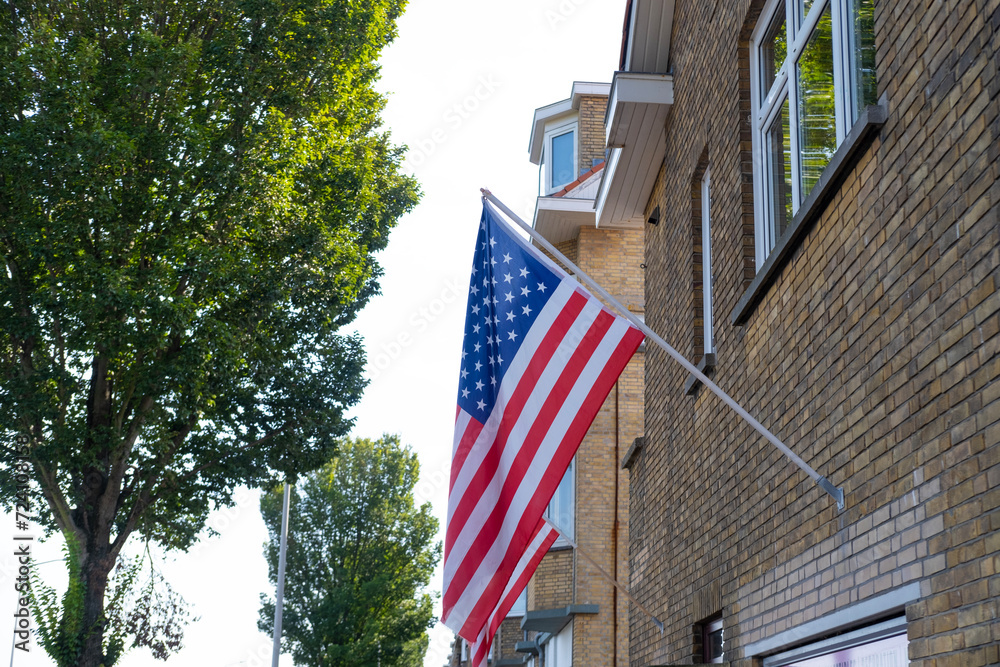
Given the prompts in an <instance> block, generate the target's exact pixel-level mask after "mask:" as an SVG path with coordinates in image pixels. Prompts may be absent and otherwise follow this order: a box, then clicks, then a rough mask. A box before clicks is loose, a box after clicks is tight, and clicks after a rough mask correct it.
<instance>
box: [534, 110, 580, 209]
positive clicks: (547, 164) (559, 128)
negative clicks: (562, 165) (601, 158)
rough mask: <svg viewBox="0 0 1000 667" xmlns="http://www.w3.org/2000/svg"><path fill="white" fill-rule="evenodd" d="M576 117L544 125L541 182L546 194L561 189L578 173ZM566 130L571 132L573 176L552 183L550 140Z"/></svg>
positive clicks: (578, 141)
mask: <svg viewBox="0 0 1000 667" xmlns="http://www.w3.org/2000/svg"><path fill="white" fill-rule="evenodd" d="M579 125H580V124H579V121H578V119H577V118H575V117H574V118H571V119H568V120H562V121H558V122H557V123H553V124H552V125H546V126H545V135H544V144H543V148H542V166H543V170H542V171H543V176H542V178H543V181H544V182H543V183H542V191H543V192H544V193H545V194H546V195H550V194H552V193H553V192H558V191H560V190H562V189H563V188H564V187H565V186H566V185H568V184H570V183H572V182H573V181H575V180H576V179H577V177H578V175H579V173H580V128H579ZM567 132H572V133H573V171H572V175H573V177H572V178H570V179H569V180H568V181H566V182H565V183H560V184H559V185H554V184H553V183H552V158H553V154H552V140H553V139H555V138H556V137H560V136H562V135H564V134H566V133H567Z"/></svg>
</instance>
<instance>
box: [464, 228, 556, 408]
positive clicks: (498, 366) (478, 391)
mask: <svg viewBox="0 0 1000 667" xmlns="http://www.w3.org/2000/svg"><path fill="white" fill-rule="evenodd" d="M493 215H494V214H492V213H491V212H490V211H489V209H488V208H484V210H483V217H482V219H481V220H480V223H479V237H478V240H477V241H478V242H477V244H476V256H475V258H474V259H473V262H472V279H471V280H470V281H469V303H468V307H467V309H466V313H465V340H464V341H463V342H462V364H461V367H462V370H461V372H460V373H459V380H458V406H459V407H460V408H462V409H463V410H465V411H466V412H468V413H469V414H470V415H472V416H473V417H474V418H475V419H477V420H479V421H481V422H485V421H486V418H487V417H489V415H490V413H491V412H492V411H493V405H494V404H495V403H496V397H497V392H499V390H500V383H501V381H502V380H503V375H504V373H505V372H506V370H507V369H508V368H509V367H510V362H511V361H513V359H514V355H515V354H517V350H518V348H520V347H521V343H522V342H523V341H524V337H525V335H526V334H527V333H528V329H530V328H531V325H532V323H534V321H535V318H537V317H538V313H539V312H540V311H541V310H542V307H543V306H544V305H545V302H546V301H548V299H549V297H550V296H552V291H553V290H554V289H555V288H556V286H557V285H558V284H559V282H560V280H561V278H560V277H558V276H557V275H556V274H555V273H553V272H552V270H551V269H550V268H549V267H548V266H546V265H545V264H543V263H542V262H541V261H539V260H538V259H537V258H536V257H534V256H532V254H531V253H530V252H529V251H528V250H527V249H525V248H524V247H523V246H522V245H521V244H520V243H518V242H517V241H515V240H514V239H513V238H511V236H510V233H509V232H508V231H507V228H506V225H503V224H502V223H499V222H497V221H496V220H495V219H494V217H493Z"/></svg>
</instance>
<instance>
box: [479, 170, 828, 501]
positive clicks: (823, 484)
mask: <svg viewBox="0 0 1000 667" xmlns="http://www.w3.org/2000/svg"><path fill="white" fill-rule="evenodd" d="M479 191H480V192H482V193H483V199H484V200H485V201H489V202H491V203H492V204H494V205H495V206H496V207H497V208H499V209H500V210H501V211H503V212H504V214H505V215H506V216H507V217H508V218H510V219H511V220H512V221H513V222H514V223H515V224H517V226H518V227H520V228H521V229H523V230H524V231H525V232H527V233H528V235H529V236H530V237H531V238H533V239H534V240H535V241H537V242H538V244H539V245H541V246H542V247H543V248H545V249H546V250H548V251H549V252H550V253H552V256H553V257H556V258H557V259H558V260H559V261H560V262H562V263H563V266H565V267H567V268H568V269H569V270H570V271H572V272H573V273H574V274H575V275H576V277H577V279H579V280H580V282H582V283H584V284H585V285H587V287H589V288H590V289H591V290H593V291H594V293H596V294H597V295H598V296H600V297H601V298H603V299H604V300H605V302H606V303H607V304H609V305H610V306H611V307H612V308H614V309H615V310H616V311H618V313H619V314H620V315H621V316H622V317H624V318H625V319H627V320H628V321H629V322H631V323H632V324H633V325H634V326H635V327H636V328H637V329H639V330H640V331H642V332H643V333H644V334H646V337H647V338H649V339H650V340H651V341H653V342H654V343H656V344H657V345H658V346H659V347H660V348H661V349H662V350H663V351H664V352H666V353H667V354H668V355H670V357H671V358H672V359H673V360H674V361H676V362H677V363H678V364H680V365H681V366H682V367H683V368H684V370H686V371H687V372H688V373H690V374H691V375H693V376H695V377H696V378H697V379H698V380H700V381H701V383H702V385H703V386H705V387H706V388H708V390H709V391H711V392H712V393H713V394H715V395H716V396H718V397H719V398H720V399H722V402H723V403H725V404H726V405H728V406H729V407H730V408H732V409H733V411H734V412H735V413H736V414H738V415H739V416H740V417H742V418H743V420H744V421H746V422H747V423H748V424H750V426H752V427H753V428H754V430H755V431H757V432H758V433H760V434H761V435H762V436H764V437H765V438H766V439H767V441H768V442H770V443H771V444H772V445H774V446H775V447H777V448H778V449H779V450H780V451H781V452H782V453H783V454H784V455H785V456H787V457H788V458H789V459H791V461H792V463H794V464H795V465H797V466H798V467H799V468H800V469H801V470H802V471H803V472H804V473H806V474H807V475H809V476H810V477H812V479H813V481H814V482H816V484H817V485H819V487H820V488H821V489H823V490H824V491H826V492H827V493H828V494H830V496H831V497H832V498H833V499H834V501H836V503H837V509H838V510H839V511H843V510H844V491H843V489H841V488H838V487H835V486H834V485H833V484H832V483H830V481H829V480H828V479H827V478H826V477H823V476H822V475H820V474H819V473H818V472H816V471H815V470H813V468H812V466H810V465H809V464H808V463H806V462H805V461H803V460H802V457H800V456H799V455H798V454H796V453H795V452H793V451H792V450H791V449H789V448H788V446H787V445H785V443H783V442H782V441H781V440H779V439H778V437H777V436H775V435H774V434H773V433H771V432H770V431H769V430H767V429H766V428H765V427H764V425H763V424H761V423H760V422H759V421H757V420H756V419H755V418H754V417H753V416H752V415H751V414H750V413H749V412H747V411H746V410H744V409H743V406H741V405H740V404H739V403H737V402H736V401H735V400H734V399H733V398H732V397H731V396H730V395H729V394H727V393H726V392H724V391H723V390H722V389H721V388H720V387H719V386H718V385H717V384H715V383H714V382H712V381H711V380H709V379H708V377H707V376H706V375H705V374H704V373H702V372H701V371H700V370H698V368H697V367H696V366H695V365H694V364H692V363H691V362H690V361H688V360H687V359H685V358H684V357H683V356H682V355H681V354H680V353H679V352H678V351H677V350H675V349H674V348H673V347H671V345H670V344H669V343H667V341H665V340H663V338H661V337H660V336H659V334H657V333H656V332H655V331H653V330H652V329H650V328H649V327H648V326H646V323H645V322H644V321H642V320H640V319H639V318H638V317H636V316H635V314H634V313H633V312H632V311H630V310H629V309H628V308H626V307H625V306H623V305H622V304H621V302H620V301H618V299H616V298H614V297H613V296H611V295H610V294H609V293H608V291H607V290H605V289H604V288H603V287H601V286H600V285H598V284H597V283H596V282H595V281H594V280H593V279H592V278H591V277H590V276H588V275H587V274H586V273H584V272H583V271H581V270H580V269H579V267H577V265H576V264H574V263H573V262H571V261H570V260H569V259H567V258H566V256H565V255H563V254H562V253H561V252H559V251H558V250H557V249H556V247H555V246H554V245H552V244H551V243H549V242H548V240H546V239H545V237H543V236H542V235H541V234H539V233H538V232H537V231H535V230H534V229H532V227H531V225H529V224H528V223H526V222H525V221H524V220H521V218H520V217H518V215H517V214H516V213H514V212H513V211H511V210H510V209H509V208H507V206H505V205H504V203H503V202H501V201H500V200H499V199H497V198H496V196H494V195H493V193H492V192H490V191H489V190H488V189H486V188H480V190H479Z"/></svg>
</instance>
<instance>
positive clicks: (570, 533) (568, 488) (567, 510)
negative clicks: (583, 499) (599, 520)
mask: <svg viewBox="0 0 1000 667" xmlns="http://www.w3.org/2000/svg"><path fill="white" fill-rule="evenodd" d="M575 468H576V458H575V457H574V458H573V460H572V461H570V464H569V468H567V469H566V474H565V475H563V478H562V481H561V482H559V488H557V489H556V492H555V495H553V496H552V500H550V501H549V506H548V507H547V508H546V509H545V518H546V519H548V520H549V521H551V522H552V523H553V524H554V525H555V526H556V528H558V529H559V530H560V531H561V532H562V533H563V534H565V535H566V536H567V537H569V538H570V539H575V538H574V534H575V530H574V523H575V518H576V516H575V512H574V505H573V502H574V498H573V496H574V489H573V487H574V481H575V478H574V470H575ZM563 544H566V541H565V540H564V539H563V538H562V536H560V537H559V538H558V539H557V540H556V545H557V546H558V545H563Z"/></svg>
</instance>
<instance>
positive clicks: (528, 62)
mask: <svg viewBox="0 0 1000 667" xmlns="http://www.w3.org/2000/svg"><path fill="white" fill-rule="evenodd" d="M624 11H625V1H624V0H507V1H506V2H482V1H481V0H465V1H464V2H459V1H458V0H413V1H412V2H411V3H410V5H409V7H408V8H407V11H406V13H405V14H404V15H403V17H402V18H401V19H400V21H399V24H398V25H399V36H398V37H397V39H396V41H395V42H394V43H393V44H392V45H391V46H390V47H389V48H388V49H387V50H386V51H384V52H383V55H382V58H381V62H382V80H381V84H380V86H379V87H380V89H381V90H382V91H383V92H385V93H386V94H387V95H388V106H387V108H386V110H385V111H384V113H383V115H382V118H383V121H384V125H385V127H386V128H387V129H389V130H390V131H391V133H392V137H393V140H394V142H395V143H397V144H405V145H407V146H408V148H409V151H408V154H407V159H406V163H405V165H404V170H405V171H406V172H408V173H412V174H414V175H415V176H416V177H417V180H418V181H419V182H420V185H421V189H422V191H423V197H422V199H421V202H420V204H419V205H418V206H417V207H416V208H415V209H414V210H413V211H412V212H411V213H409V214H408V215H406V216H405V217H404V218H402V219H401V220H400V222H399V225H398V227H397V228H396V229H395V230H394V231H393V232H392V234H391V236H390V241H389V246H388V248H387V249H386V250H384V251H383V252H381V253H380V254H379V256H378V259H379V262H380V263H381V264H382V266H383V267H384V270H385V274H384V276H383V278H382V280H381V287H382V293H381V294H380V295H379V296H377V297H375V298H373V299H372V300H371V302H370V303H369V304H368V305H367V306H366V307H365V309H364V310H363V311H362V313H361V314H360V315H359V316H358V318H357V319H356V320H355V322H354V323H352V324H351V325H349V326H348V327H347V330H348V331H358V332H359V333H361V335H362V336H363V337H364V339H365V341H366V347H367V351H368V367H367V371H366V372H367V375H368V378H369V379H370V384H369V386H368V388H367V390H366V391H365V395H364V398H363V399H362V401H361V402H360V403H359V404H358V405H357V406H356V407H355V408H354V409H353V410H352V411H351V414H352V416H353V417H355V419H356V423H355V428H354V430H353V433H352V435H355V436H359V437H369V438H377V437H379V436H381V435H382V434H383V433H397V434H399V435H400V436H401V438H402V440H403V442H404V443H406V444H408V445H410V446H411V447H412V448H413V450H414V451H415V452H416V453H417V455H418V457H419V459H420V465H421V479H420V482H419V483H418V485H417V488H416V490H415V493H416V496H417V500H418V502H421V503H422V502H430V503H431V504H432V507H433V510H434V514H435V516H437V517H438V519H439V521H440V524H441V539H443V535H444V519H445V513H446V505H447V480H448V471H449V466H450V456H451V442H452V428H453V425H454V419H455V400H456V395H457V383H458V371H459V364H458V362H459V353H460V349H461V337H462V332H463V326H464V322H463V313H464V305H465V301H466V289H467V287H468V284H469V267H470V264H471V261H472V253H473V244H474V240H475V235H476V230H477V224H478V221H479V214H480V211H481V207H482V204H481V200H480V192H479V189H480V188H482V187H486V188H489V189H490V190H491V191H492V192H493V194H494V195H496V197H498V198H499V199H500V200H501V201H503V202H504V203H505V204H507V206H508V207H510V208H511V209H512V210H514V211H515V212H516V213H518V214H519V215H520V216H521V217H522V218H524V219H526V220H528V221H530V220H531V216H532V212H533V210H534V201H535V196H536V195H537V194H538V168H537V167H536V166H535V165H533V164H531V163H530V162H529V160H528V138H529V135H530V132H531V120H532V114H533V113H534V110H535V109H536V108H538V107H541V106H545V105H548V104H551V103H553V102H558V101H560V100H563V99H566V98H568V97H569V95H570V90H571V86H572V83H573V81H597V82H610V81H611V76H612V74H613V72H614V71H615V69H617V64H618V55H619V52H620V49H621V34H622V31H621V28H622V21H623V18H624ZM236 500H237V503H236V505H235V506H234V507H230V508H225V509H221V510H219V511H216V512H214V513H213V514H212V515H211V516H210V518H209V521H208V524H209V526H210V527H211V528H212V529H213V530H214V531H215V532H217V533H218V535H216V536H213V537H205V538H203V539H202V540H201V541H200V542H199V543H198V544H196V545H195V546H194V547H193V548H192V549H191V550H190V551H189V552H187V553H182V554H168V555H164V554H162V553H155V554H153V557H154V559H155V562H156V564H157V566H158V567H159V569H160V570H161V571H162V572H163V573H164V575H165V576H166V578H167V580H168V581H170V583H171V585H172V586H173V587H174V589H175V590H177V591H178V592H179V593H180V594H181V595H182V596H183V597H184V599H185V600H186V601H187V602H188V603H190V605H191V607H190V611H191V615H192V616H193V617H195V618H196V620H194V621H192V622H191V623H190V624H189V625H188V627H187V630H186V633H185V638H184V648H183V649H182V650H181V651H180V652H179V653H178V654H176V655H175V656H173V657H172V658H170V660H168V661H167V662H166V663H163V662H161V661H158V660H155V659H154V658H153V657H152V655H151V654H150V653H149V652H148V651H146V650H144V649H143V650H138V649H137V650H135V651H132V652H130V653H128V654H126V655H125V656H124V657H123V658H122V659H121V661H120V662H119V665H120V666H121V667H153V666H154V665H156V666H159V665H163V664H167V665H191V666H202V665H204V666H206V667H236V666H237V665H240V666H245V667H262V666H270V664H271V637H270V636H269V635H265V634H264V633H261V632H260V631H259V630H257V617H258V609H259V607H260V595H261V594H262V593H265V594H268V595H271V596H273V595H274V592H273V590H272V588H271V585H270V583H269V582H268V579H267V565H266V562H265V560H264V556H263V546H264V543H265V541H266V540H267V531H266V529H265V527H264V523H263V521H262V519H261V517H260V512H259V509H258V501H259V494H258V493H257V492H255V491H252V490H249V489H240V490H238V492H237V495H236ZM2 520H3V521H4V522H5V523H4V525H6V526H9V528H8V529H7V533H8V535H10V536H11V537H10V538H9V539H11V542H9V544H13V541H12V537H13V535H14V532H15V530H14V517H12V516H10V515H6V516H4V517H3V519H2ZM32 549H33V556H34V558H35V562H36V563H40V565H39V568H40V570H41V571H42V572H43V573H44V576H45V578H46V580H47V581H50V582H51V584H52V585H53V586H54V587H56V588H57V589H58V590H62V589H63V588H64V586H65V580H66V577H65V570H64V568H63V566H62V564H61V563H60V562H59V561H58V559H60V558H61V557H62V554H61V551H60V546H59V544H58V542H56V541H49V542H46V543H39V542H35V543H33V544H32ZM0 551H2V552H3V555H2V556H0V616H2V617H4V618H7V619H11V618H12V614H13V610H14V609H15V605H16V602H15V599H14V591H13V587H14V583H15V579H16V576H17V567H16V563H15V562H14V557H13V548H11V549H5V550H0ZM49 560H52V561H54V562H48V563H46V562H45V561H49ZM430 590H431V591H433V592H437V591H440V590H441V568H440V567H439V568H438V572H437V573H436V574H435V576H434V578H433V579H432V581H431V586H430ZM7 610H10V613H7ZM436 610H437V613H440V604H439V603H438V604H437V606H436ZM7 622H8V623H10V622H11V621H10V620H8V621H7ZM451 639H452V634H451V632H450V631H448V630H447V629H446V628H444V626H442V625H441V624H437V625H436V626H435V628H434V629H432V631H431V642H430V647H429V649H428V651H427V657H426V659H425V661H424V665H425V667H441V666H442V665H444V663H445V661H446V659H447V656H448V649H449V643H450V641H451ZM0 646H3V648H6V646H4V645H0ZM3 648H0V654H2V651H3ZM30 648H31V650H30V651H29V652H28V653H24V652H22V651H14V650H13V649H12V648H11V649H10V650H11V655H12V663H11V664H13V665H17V666H18V667H50V666H51V665H53V664H54V663H53V662H52V661H51V660H50V659H49V658H48V657H47V656H46V655H45V653H44V652H43V651H42V650H41V648H40V647H38V645H37V642H36V641H35V640H34V639H32V642H31V645H30ZM5 657H6V656H2V657H0V664H3V663H5V662H6V660H5V659H4V658H5ZM279 664H280V666H281V667H291V666H292V664H293V663H292V660H291V656H290V655H287V654H283V655H282V657H281V661H280V663H279Z"/></svg>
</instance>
